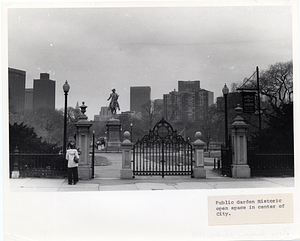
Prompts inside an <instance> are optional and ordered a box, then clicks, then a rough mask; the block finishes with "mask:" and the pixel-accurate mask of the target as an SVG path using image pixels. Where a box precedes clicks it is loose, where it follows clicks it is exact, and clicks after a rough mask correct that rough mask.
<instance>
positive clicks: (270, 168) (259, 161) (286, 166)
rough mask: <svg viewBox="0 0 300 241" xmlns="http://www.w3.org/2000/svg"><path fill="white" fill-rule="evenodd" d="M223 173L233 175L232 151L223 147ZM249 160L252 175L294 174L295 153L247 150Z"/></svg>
mask: <svg viewBox="0 0 300 241" xmlns="http://www.w3.org/2000/svg"><path fill="white" fill-rule="evenodd" d="M221 161H222V175H225V176H229V177H231V176H232V174H231V165H232V152H231V150H230V149H228V148H227V149H226V148H222V151H221ZM247 161H248V165H249V167H250V169H251V176H264V177H271V176H294V154H293V153H274V152H273V153H255V151H254V150H251V149H250V150H249V149H248V151H247Z"/></svg>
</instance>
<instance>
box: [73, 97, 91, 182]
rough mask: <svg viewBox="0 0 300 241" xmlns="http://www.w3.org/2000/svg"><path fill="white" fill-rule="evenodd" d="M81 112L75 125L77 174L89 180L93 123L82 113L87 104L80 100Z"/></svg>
mask: <svg viewBox="0 0 300 241" xmlns="http://www.w3.org/2000/svg"><path fill="white" fill-rule="evenodd" d="M80 108H81V112H82V114H81V115H80V116H79V120H78V121H77V122H76V124H75V126H76V128H77V132H76V147H77V148H79V149H80V151H81V154H80V156H79V163H78V176H79V178H80V179H82V180H89V179H91V178H92V166H91V160H90V139H91V137H90V127H91V126H92V125H93V124H92V123H90V122H89V121H87V119H88V118H87V116H86V115H85V114H84V113H85V109H86V108H87V106H85V105H84V102H82V106H80Z"/></svg>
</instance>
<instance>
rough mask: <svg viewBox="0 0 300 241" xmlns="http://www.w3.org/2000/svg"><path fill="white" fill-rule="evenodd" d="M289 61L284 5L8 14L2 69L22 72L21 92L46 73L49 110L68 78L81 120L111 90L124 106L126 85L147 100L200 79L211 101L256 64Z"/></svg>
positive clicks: (58, 99) (13, 11)
mask: <svg viewBox="0 0 300 241" xmlns="http://www.w3.org/2000/svg"><path fill="white" fill-rule="evenodd" d="M282 2H283V3H285V2H286V1H282ZM292 58H293V49H292V8H291V7H289V6H284V5H283V6H278V7H274V6H272V7H271V6H265V7H253V6H252V7H241V6H239V7H233V6H225V7H200V6H199V7H146V8H141V7H118V8H117V7H113V8H103V7H97V8H82V7H80V8H26V9H25V8H23V9H22V8H18V9H17V8H11V9H9V10H8V66H9V67H12V68H16V69H21V70H24V71H26V82H27V84H26V86H27V87H32V86H33V79H38V78H39V76H40V73H49V74H50V78H51V79H53V80H55V81H56V108H57V109H60V108H62V107H63V105H64V95H63V91H62V86H63V84H64V82H65V80H68V82H69V84H70V86H71V89H70V93H69V96H68V97H69V98H68V104H69V106H73V107H75V105H76V103H77V101H78V102H79V104H81V102H82V101H85V104H86V105H87V106H88V109H87V113H86V114H87V115H88V116H89V119H93V116H94V115H95V114H99V111H100V108H101V106H108V101H107V98H108V96H109V94H110V92H111V89H112V88H116V89H117V92H118V93H119V95H120V98H119V102H120V106H121V111H127V110H129V108H130V106H129V103H130V86H151V97H152V99H153V100H154V99H162V98H163V94H165V93H169V92H170V91H172V90H174V89H177V88H178V87H177V86H178V80H191V81H192V80H200V86H201V88H204V89H206V90H209V91H212V92H214V99H216V98H217V97H218V96H220V95H221V93H222V92H221V90H222V88H223V86H224V84H225V83H227V85H228V86H230V85H231V83H232V82H241V81H242V80H243V79H244V78H245V77H250V76H251V75H252V73H253V72H254V71H255V68H256V66H258V67H259V68H260V70H265V69H267V68H268V67H269V65H271V64H275V63H276V62H286V61H289V60H292Z"/></svg>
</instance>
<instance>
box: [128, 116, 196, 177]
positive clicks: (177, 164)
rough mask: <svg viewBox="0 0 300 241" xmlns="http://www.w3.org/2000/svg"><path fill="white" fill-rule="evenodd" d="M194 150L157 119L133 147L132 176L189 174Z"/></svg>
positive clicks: (162, 120)
mask: <svg viewBox="0 0 300 241" xmlns="http://www.w3.org/2000/svg"><path fill="white" fill-rule="evenodd" d="M193 153H194V148H193V146H192V144H191V143H190V142H189V141H186V140H184V138H183V137H182V136H180V135H177V131H176V130H173V127H172V126H171V125H170V124H169V123H168V122H166V121H165V120H164V119H161V121H160V122H158V123H157V124H156V125H155V126H154V128H153V130H150V131H149V134H148V135H145V136H144V137H143V138H142V139H141V140H138V141H137V142H136V144H135V145H134V146H133V176H135V175H148V176H149V175H150V176H154V175H159V176H162V177H164V176H167V175H191V176H192V177H193Z"/></svg>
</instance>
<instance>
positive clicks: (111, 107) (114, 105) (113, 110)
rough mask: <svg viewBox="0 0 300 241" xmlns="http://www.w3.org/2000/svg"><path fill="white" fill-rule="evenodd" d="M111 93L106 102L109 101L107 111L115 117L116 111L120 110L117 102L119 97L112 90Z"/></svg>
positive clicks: (114, 90)
mask: <svg viewBox="0 0 300 241" xmlns="http://www.w3.org/2000/svg"><path fill="white" fill-rule="evenodd" d="M111 91H112V93H111V94H110V96H109V98H108V99H107V100H110V103H109V110H110V111H111V114H112V115H115V114H116V113H117V109H118V110H120V105H119V102H118V98H119V95H118V94H117V93H116V89H112V90H111Z"/></svg>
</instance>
